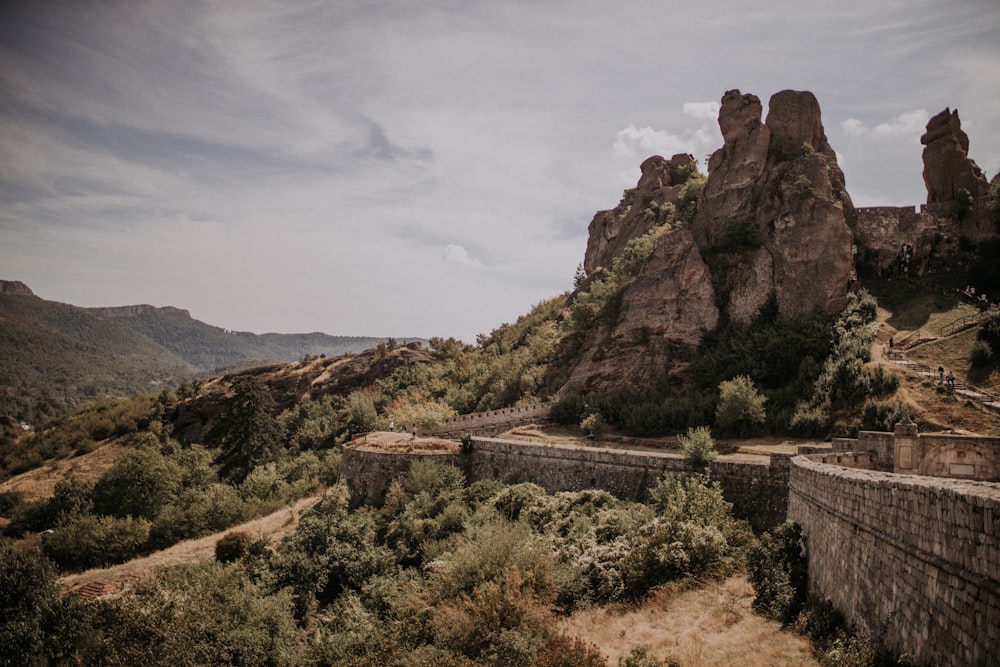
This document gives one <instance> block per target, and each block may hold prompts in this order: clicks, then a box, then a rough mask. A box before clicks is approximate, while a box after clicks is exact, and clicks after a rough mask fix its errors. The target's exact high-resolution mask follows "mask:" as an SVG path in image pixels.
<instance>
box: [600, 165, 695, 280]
mask: <svg viewBox="0 0 1000 667" xmlns="http://www.w3.org/2000/svg"><path fill="white" fill-rule="evenodd" d="M640 170H641V172H642V176H640V177H639V182H638V183H637V184H636V186H635V188H633V189H630V190H626V191H625V193H624V195H623V196H622V200H621V202H619V204H618V206H616V207H615V208H613V209H611V210H608V211H598V213H597V214H596V215H594V219H593V220H591V222H590V227H589V228H588V231H589V238H588V239H587V251H586V253H585V254H584V259H583V268H584V270H585V271H586V272H587V274H588V275H591V276H592V275H594V274H595V273H596V272H597V271H599V270H600V269H602V268H608V267H610V266H611V261H612V260H613V259H614V258H615V257H617V256H618V255H620V254H621V252H622V250H624V249H625V245H626V244H627V243H628V242H629V241H631V240H632V239H634V238H636V237H638V236H641V235H642V234H644V233H646V232H647V231H649V230H650V229H652V228H653V227H655V226H657V225H660V224H663V223H664V222H666V221H667V218H668V217H670V216H671V215H674V214H676V213H677V209H678V208H681V209H683V207H684V206H685V204H686V203H687V202H685V201H683V196H684V195H686V194H688V195H689V193H691V192H692V191H691V190H690V189H688V191H685V186H686V185H687V183H688V181H689V180H690V179H691V176H692V175H694V174H696V173H697V170H698V165H697V162H695V159H694V157H693V156H691V155H689V154H686V153H681V154H678V155H675V156H673V157H672V158H670V160H665V159H663V158H662V157H660V156H659V155H654V156H652V157H650V158H648V159H647V160H646V161H645V162H643V163H642V165H641V166H640ZM694 194H695V195H696V194H697V191H696V190H695V191H694ZM689 196H690V195H689ZM692 199H693V198H692ZM693 203H694V202H693V201H691V202H690V204H693ZM680 213H681V215H683V211H680Z"/></svg>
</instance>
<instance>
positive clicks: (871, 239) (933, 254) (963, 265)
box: [854, 198, 995, 278]
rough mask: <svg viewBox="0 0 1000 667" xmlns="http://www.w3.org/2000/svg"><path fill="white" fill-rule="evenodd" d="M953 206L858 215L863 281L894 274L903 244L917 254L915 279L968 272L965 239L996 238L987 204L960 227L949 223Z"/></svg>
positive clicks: (978, 204)
mask: <svg viewBox="0 0 1000 667" xmlns="http://www.w3.org/2000/svg"><path fill="white" fill-rule="evenodd" d="M953 205H954V204H953V202H936V203H934V204H929V205H928V204H923V205H921V206H920V207H919V208H918V207H915V206H869V207H862V208H857V209H855V214H856V218H855V224H854V238H855V242H856V243H857V245H858V251H859V253H860V254H859V257H858V268H859V270H860V271H861V272H862V277H869V278H874V277H878V278H882V277H886V276H888V275H889V272H890V270H892V269H893V264H894V262H895V259H896V256H897V254H898V253H899V249H900V245H901V244H904V243H906V244H910V245H912V246H913V249H914V258H913V262H912V263H911V268H910V272H911V273H910V275H911V277H920V276H925V275H935V274H949V273H955V272H962V271H967V270H968V268H969V263H970V261H971V260H972V258H973V255H972V253H969V252H965V251H963V250H962V248H961V246H962V241H963V238H964V239H967V240H979V239H983V238H987V237H990V236H992V235H994V234H995V230H994V228H993V227H992V223H991V220H992V218H991V217H990V215H989V202H988V201H987V199H986V198H982V199H980V200H977V201H975V202H974V203H973V208H972V211H971V212H970V213H969V215H968V216H967V217H966V218H965V219H964V220H962V221H956V220H954V219H952V217H951V210H952V207H953Z"/></svg>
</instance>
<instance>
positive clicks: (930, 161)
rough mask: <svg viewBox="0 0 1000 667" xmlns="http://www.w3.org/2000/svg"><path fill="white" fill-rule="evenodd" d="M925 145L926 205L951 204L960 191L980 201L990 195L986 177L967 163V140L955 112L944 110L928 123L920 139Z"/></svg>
mask: <svg viewBox="0 0 1000 667" xmlns="http://www.w3.org/2000/svg"><path fill="white" fill-rule="evenodd" d="M920 143H922V144H923V145H924V153H923V159H924V184H925V185H926V186H927V203H928V204H934V203H937V202H952V201H954V200H955V198H956V196H957V195H958V194H959V191H960V190H965V191H966V192H968V193H969V195H971V196H972V197H973V199H979V198H980V197H984V196H985V195H987V194H988V193H989V183H988V182H987V181H986V176H984V175H983V172H982V170H981V169H980V168H979V167H978V166H977V165H976V163H975V162H973V161H972V160H970V159H969V136H968V135H967V134H966V133H965V132H964V131H962V121H961V120H959V118H958V109H956V110H955V111H951V110H950V109H947V108H946V109H945V110H944V111H942V112H941V113H939V114H937V115H936V116H934V117H933V118H931V119H930V121H929V122H928V123H927V131H926V132H925V133H924V135H923V136H922V137H920Z"/></svg>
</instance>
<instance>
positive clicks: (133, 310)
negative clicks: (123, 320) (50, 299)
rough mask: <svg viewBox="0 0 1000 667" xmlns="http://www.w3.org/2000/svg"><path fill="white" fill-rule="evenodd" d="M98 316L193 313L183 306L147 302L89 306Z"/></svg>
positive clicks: (182, 315)
mask: <svg viewBox="0 0 1000 667" xmlns="http://www.w3.org/2000/svg"><path fill="white" fill-rule="evenodd" d="M87 310H89V311H90V312H91V313H93V314H94V315H96V316H97V317H139V316H141V315H148V314H150V313H160V314H162V315H179V316H181V317H187V318H190V317H191V313H190V312H189V311H187V310H185V309H183V308H175V307H174V306H163V307H157V306H151V305H149V304H147V303H143V304H138V305H135V306H106V307H98V308H87Z"/></svg>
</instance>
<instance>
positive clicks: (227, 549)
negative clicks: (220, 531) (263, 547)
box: [215, 530, 253, 563]
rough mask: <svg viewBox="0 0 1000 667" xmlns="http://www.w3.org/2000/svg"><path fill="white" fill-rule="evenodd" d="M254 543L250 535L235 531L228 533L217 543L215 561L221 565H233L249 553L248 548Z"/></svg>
mask: <svg viewBox="0 0 1000 667" xmlns="http://www.w3.org/2000/svg"><path fill="white" fill-rule="evenodd" d="M251 542H253V538H252V537H250V533H247V532H245V531H242V530H234V531H232V532H230V533H226V534H225V535H223V536H222V537H220V538H219V540H218V541H217V542H216V543H215V560H217V561H219V562H220V563H232V562H234V561H237V560H240V559H241V558H243V556H245V555H246V553H247V547H248V546H249V545H250V543H251Z"/></svg>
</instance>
